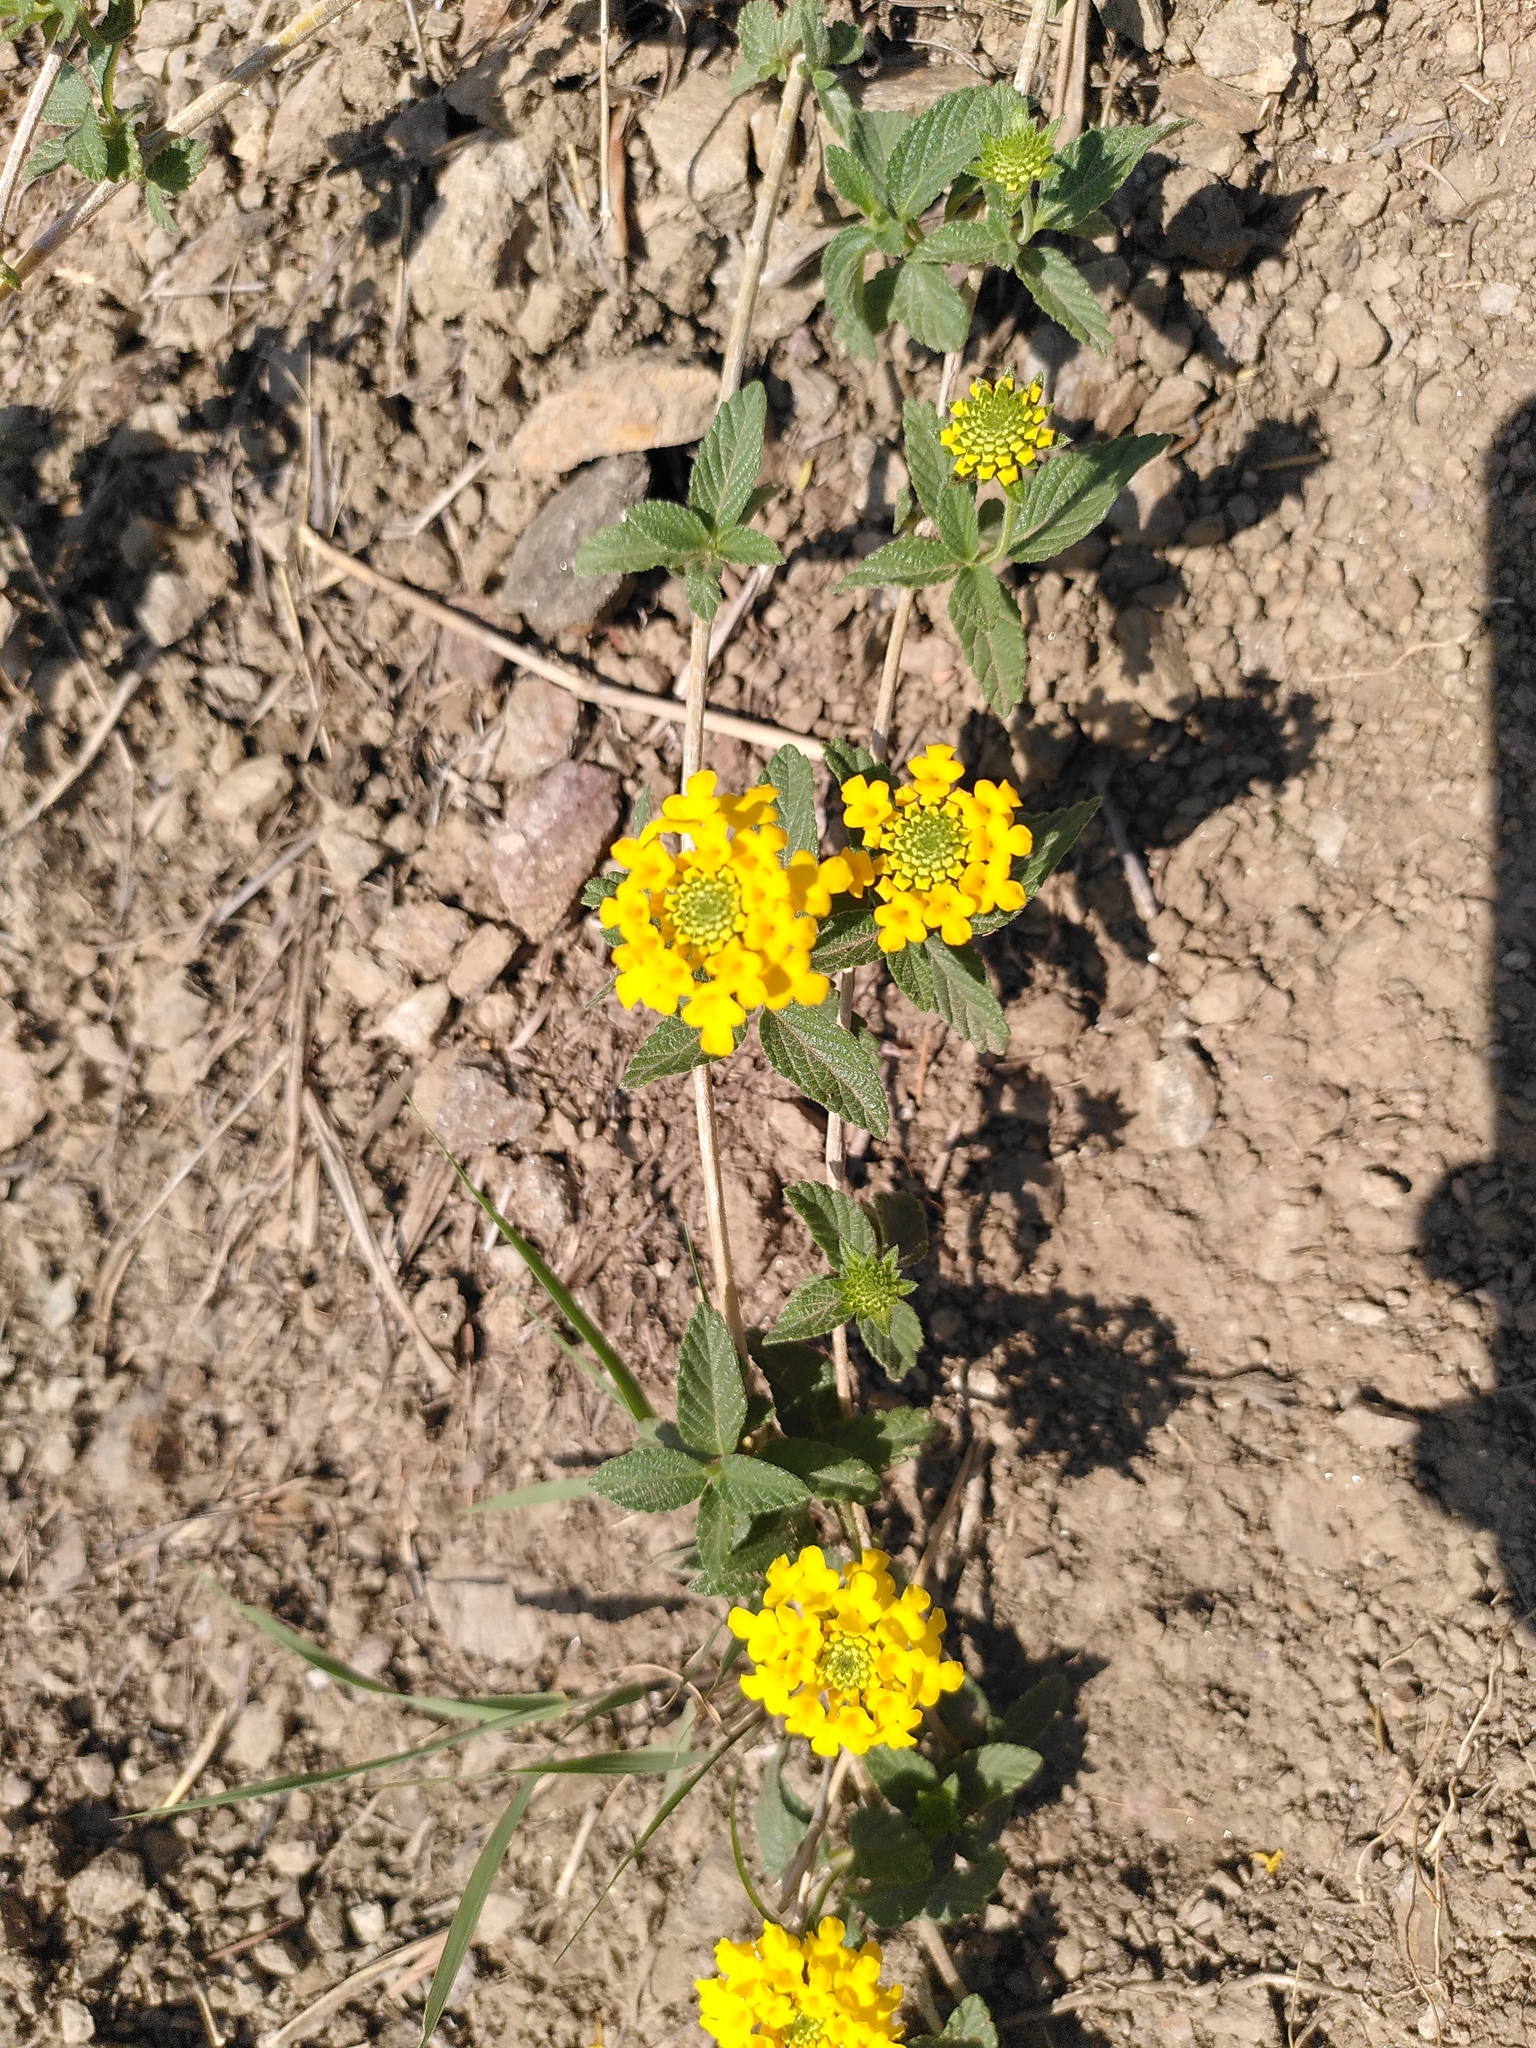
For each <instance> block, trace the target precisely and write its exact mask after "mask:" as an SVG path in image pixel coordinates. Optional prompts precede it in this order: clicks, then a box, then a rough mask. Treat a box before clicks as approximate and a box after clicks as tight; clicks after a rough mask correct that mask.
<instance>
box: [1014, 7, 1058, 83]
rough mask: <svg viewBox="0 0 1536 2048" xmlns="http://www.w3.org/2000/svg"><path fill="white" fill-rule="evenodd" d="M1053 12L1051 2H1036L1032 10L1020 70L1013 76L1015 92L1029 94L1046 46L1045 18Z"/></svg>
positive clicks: (1020, 57) (1020, 60)
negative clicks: (1036, 67)
mask: <svg viewBox="0 0 1536 2048" xmlns="http://www.w3.org/2000/svg"><path fill="white" fill-rule="evenodd" d="M1050 11H1051V0H1034V6H1033V7H1032V8H1031V9H1030V14H1029V25H1028V27H1027V28H1026V29H1025V31H1024V44H1023V47H1022V49H1021V50H1020V51H1019V68H1018V70H1017V71H1015V72H1014V74H1013V89H1014V91H1015V92H1022V93H1027V92H1028V91H1029V88H1030V84H1031V82H1032V80H1033V79H1034V75H1035V66H1036V65H1037V64H1038V63H1039V62H1040V52H1041V50H1042V49H1043V48H1044V46H1045V18H1046V16H1047V15H1048V14H1049V13H1050Z"/></svg>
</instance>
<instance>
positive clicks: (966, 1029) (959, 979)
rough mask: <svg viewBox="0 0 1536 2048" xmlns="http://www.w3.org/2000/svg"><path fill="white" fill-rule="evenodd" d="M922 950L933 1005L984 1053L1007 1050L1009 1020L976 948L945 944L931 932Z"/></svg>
mask: <svg viewBox="0 0 1536 2048" xmlns="http://www.w3.org/2000/svg"><path fill="white" fill-rule="evenodd" d="M925 950H926V952H927V954H928V959H929V964H930V966H931V967H932V970H933V1006H934V1008H935V1010H936V1011H937V1012H938V1014H939V1015H940V1016H941V1017H942V1018H943V1019H944V1022H945V1023H946V1024H947V1025H948V1026H949V1028H950V1029H951V1030H952V1031H958V1032H959V1034H960V1036H961V1037H962V1038H967V1039H969V1040H970V1042H971V1044H972V1045H979V1046H980V1047H981V1049H982V1051H983V1052H1004V1051H1006V1050H1007V1046H1008V1019H1007V1018H1006V1017H1005V1016H1004V1015H1003V1008H1002V1005H1001V1003H999V1001H998V1000H997V997H996V996H995V995H993V993H992V985H991V983H990V982H989V981H988V980H987V970H986V968H985V967H984V966H983V965H982V962H981V956H980V954H979V953H978V952H977V951H976V948H975V947H974V946H949V945H946V944H945V943H944V941H943V939H941V938H940V936H939V934H938V933H937V932H930V933H929V934H928V938H927V942H926V948H925Z"/></svg>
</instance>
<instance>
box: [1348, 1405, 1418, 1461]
mask: <svg viewBox="0 0 1536 2048" xmlns="http://www.w3.org/2000/svg"><path fill="white" fill-rule="evenodd" d="M1339 1427H1340V1429H1342V1430H1343V1432H1344V1434H1345V1435H1346V1436H1347V1437H1348V1438H1349V1440H1350V1442H1351V1443H1356V1444H1358V1445H1359V1446H1360V1448H1361V1449H1362V1450H1363V1451H1400V1450H1405V1449H1406V1448H1407V1446H1408V1445H1409V1444H1411V1443H1413V1442H1414V1441H1415V1439H1416V1438H1417V1436H1418V1434H1419V1419H1418V1417H1417V1416H1416V1415H1397V1414H1394V1413H1393V1411H1392V1410H1391V1409H1390V1408H1378V1407H1377V1406H1376V1405H1375V1403H1374V1402H1371V1401H1352V1402H1351V1403H1350V1404H1349V1406H1348V1407H1347V1408H1346V1409H1345V1410H1344V1412H1343V1413H1342V1414H1341V1415H1340V1417H1339Z"/></svg>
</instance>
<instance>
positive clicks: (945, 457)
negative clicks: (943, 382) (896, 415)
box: [901, 398, 955, 519]
mask: <svg viewBox="0 0 1536 2048" xmlns="http://www.w3.org/2000/svg"><path fill="white" fill-rule="evenodd" d="M901 425H902V441H903V445H904V447H905V450H906V457H907V472H908V474H909V475H910V476H911V478H912V488H913V490H914V491H916V493H917V501H918V503H919V504H920V505H921V506H922V508H923V510H924V511H925V512H926V513H927V514H928V517H929V518H930V519H936V518H937V517H938V506H939V499H940V497H941V496H942V495H943V493H944V492H945V491H947V490H948V489H950V487H951V486H952V484H953V483H954V468H955V466H954V459H953V457H952V456H951V455H950V452H949V450H948V449H947V448H946V447H944V446H943V444H942V443H941V442H940V440H939V434H940V431H941V428H940V422H939V416H938V414H937V412H936V411H935V410H934V408H933V407H932V406H931V405H929V404H928V403H927V401H926V400H923V401H919V400H917V399H913V398H909V399H908V400H907V402H906V404H905V405H904V406H903V407H902V409H901Z"/></svg>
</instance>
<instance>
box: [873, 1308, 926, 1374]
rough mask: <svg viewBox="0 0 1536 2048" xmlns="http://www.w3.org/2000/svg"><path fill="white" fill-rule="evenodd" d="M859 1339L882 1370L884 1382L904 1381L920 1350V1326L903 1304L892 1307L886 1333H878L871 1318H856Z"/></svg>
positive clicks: (875, 1324) (921, 1336) (921, 1345)
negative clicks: (889, 1324)
mask: <svg viewBox="0 0 1536 2048" xmlns="http://www.w3.org/2000/svg"><path fill="white" fill-rule="evenodd" d="M859 1335H860V1337H861V1338H862V1339H863V1342H864V1349H865V1350H866V1351H867V1352H868V1353H869V1355H870V1357H871V1358H872V1359H873V1360H874V1361H875V1363H876V1365H878V1366H881V1367H883V1368H884V1371H885V1376H886V1378H887V1379H892V1380H904V1379H905V1378H906V1376H907V1374H908V1373H909V1372H910V1371H911V1370H912V1368H913V1366H914V1365H916V1363H917V1359H918V1354H919V1352H920V1351H921V1350H922V1348H923V1326H922V1324H921V1323H920V1322H919V1321H918V1319H917V1313H916V1311H915V1310H914V1309H913V1308H911V1307H910V1306H909V1305H908V1304H907V1303H906V1302H904V1301H898V1302H896V1303H894V1304H893V1305H892V1308H891V1326H890V1328H889V1329H888V1330H882V1329H881V1327H880V1325H879V1324H878V1323H877V1322H875V1321H874V1320H873V1318H872V1317H870V1316H860V1317H859Z"/></svg>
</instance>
